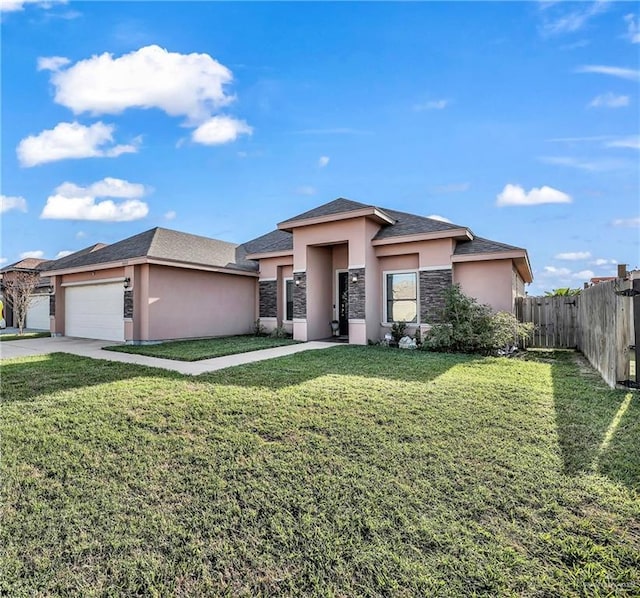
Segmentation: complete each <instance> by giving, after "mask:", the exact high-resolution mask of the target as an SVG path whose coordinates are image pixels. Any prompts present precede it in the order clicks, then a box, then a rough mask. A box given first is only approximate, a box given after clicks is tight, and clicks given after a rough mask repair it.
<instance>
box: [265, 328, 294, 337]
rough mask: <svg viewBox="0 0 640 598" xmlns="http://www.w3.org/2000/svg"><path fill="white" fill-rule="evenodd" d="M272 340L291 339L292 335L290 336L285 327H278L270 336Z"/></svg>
mask: <svg viewBox="0 0 640 598" xmlns="http://www.w3.org/2000/svg"><path fill="white" fill-rule="evenodd" d="M269 336H271V337H272V338H291V336H292V335H291V334H289V333H288V332H287V331H286V330H285V328H284V327H283V326H278V327H277V328H274V329H273V330H272V331H271V334H270V335H269Z"/></svg>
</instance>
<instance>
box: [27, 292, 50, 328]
mask: <svg viewBox="0 0 640 598" xmlns="http://www.w3.org/2000/svg"><path fill="white" fill-rule="evenodd" d="M27 328H39V329H41V330H49V295H34V296H33V298H32V299H31V303H30V304H29V307H28V308H27Z"/></svg>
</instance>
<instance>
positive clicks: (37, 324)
mask: <svg viewBox="0 0 640 598" xmlns="http://www.w3.org/2000/svg"><path fill="white" fill-rule="evenodd" d="M47 263H48V260H45V259H40V258H35V257H28V258H24V259H22V260H19V261H17V262H14V263H13V264H9V265H8V266H5V267H4V268H2V269H1V270H0V294H1V295H2V303H3V314H2V316H0V317H1V318H4V320H5V324H6V326H8V327H10V328H11V327H17V326H18V318H17V315H16V314H15V313H14V309H13V307H12V305H11V303H10V302H9V301H8V300H7V293H6V290H5V284H6V282H7V281H10V280H11V279H12V278H13V277H14V276H15V275H16V273H17V272H30V273H39V272H41V270H42V268H43V267H44V266H45V265H46V264H47ZM49 285H50V281H49V279H48V278H47V277H46V276H40V279H39V282H38V284H37V286H36V287H35V289H34V290H33V293H32V295H31V301H30V302H29V305H28V306H27V317H26V320H25V328H32V329H36V330H49V326H50V323H49Z"/></svg>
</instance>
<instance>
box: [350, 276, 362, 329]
mask: <svg viewBox="0 0 640 598" xmlns="http://www.w3.org/2000/svg"><path fill="white" fill-rule="evenodd" d="M354 278H355V279H356V281H355V282H354ZM365 298H366V294H365V269H364V268H353V269H351V270H349V319H350V320H364V319H365V317H366V316H365Z"/></svg>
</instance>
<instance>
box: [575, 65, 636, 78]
mask: <svg viewBox="0 0 640 598" xmlns="http://www.w3.org/2000/svg"><path fill="white" fill-rule="evenodd" d="M576 73H598V74H600V75H610V76H611V77H619V78H620V79H628V80H629V81H638V80H640V71H639V70H638V69H627V68H622V67H618V66H604V65H597V64H592V65H586V66H581V67H579V68H577V69H576Z"/></svg>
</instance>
